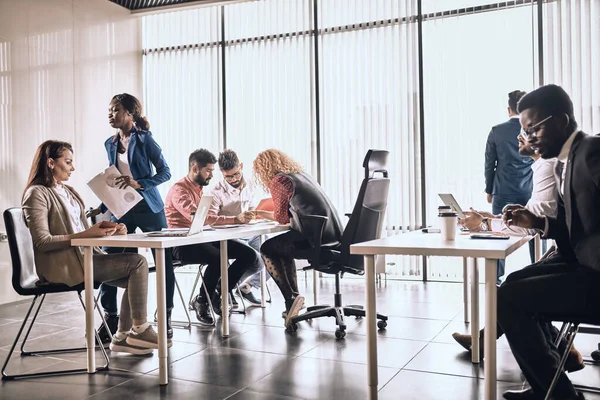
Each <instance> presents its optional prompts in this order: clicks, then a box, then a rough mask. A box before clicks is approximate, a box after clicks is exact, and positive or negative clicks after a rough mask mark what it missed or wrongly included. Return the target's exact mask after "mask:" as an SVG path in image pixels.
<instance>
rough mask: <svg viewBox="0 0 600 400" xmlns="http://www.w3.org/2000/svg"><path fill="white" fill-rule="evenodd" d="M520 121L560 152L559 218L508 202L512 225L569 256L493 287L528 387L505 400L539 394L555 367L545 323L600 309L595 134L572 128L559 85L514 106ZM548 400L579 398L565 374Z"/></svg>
mask: <svg viewBox="0 0 600 400" xmlns="http://www.w3.org/2000/svg"><path fill="white" fill-rule="evenodd" d="M518 109H519V112H520V120H521V126H522V127H523V130H524V132H525V134H526V135H527V136H528V140H529V141H530V142H531V145H532V147H533V148H534V149H535V150H536V151H537V152H538V153H539V154H540V155H541V156H542V157H543V158H553V157H557V159H558V162H557V169H556V179H557V187H558V188H559V194H560V198H561V201H560V202H559V212H558V217H557V218H556V219H551V218H540V217H536V216H535V215H533V214H532V213H530V212H529V211H527V210H526V209H525V208H524V207H521V206H507V207H506V208H505V212H504V216H503V218H504V220H505V222H506V223H507V224H509V225H516V226H521V227H524V228H534V229H539V230H540V232H543V234H544V237H549V238H555V239H557V240H560V241H563V242H566V243H570V247H571V248H572V251H573V253H574V254H573V257H568V258H566V259H565V258H564V257H562V258H556V259H554V260H553V261H554V262H552V260H548V261H546V262H545V263H544V265H539V266H536V268H532V269H527V273H524V272H523V271H517V272H515V273H514V274H511V275H510V276H509V278H508V279H507V280H506V282H505V283H504V284H503V285H502V286H501V287H500V288H499V289H498V323H499V324H500V326H501V327H502V330H503V331H504V333H505V335H506V338H507V340H508V343H509V344H510V347H511V350H512V352H513V354H514V356H515V359H516V360H517V362H518V363H519V366H520V367H521V370H522V371H523V374H524V375H525V377H526V378H527V381H528V382H529V384H530V386H531V388H530V389H527V390H524V391H508V392H505V393H504V398H506V399H543V398H544V396H545V393H546V391H547V389H548V388H549V387H550V383H551V381H552V378H553V377H554V374H555V372H556V369H557V368H558V364H559V358H560V356H559V352H558V349H557V348H556V346H555V345H554V344H553V341H552V335H550V334H549V333H548V329H547V326H548V325H547V323H544V320H552V319H553V318H559V317H561V316H571V315H572V316H580V317H585V316H593V315H595V314H597V313H598V309H599V308H600V291H599V290H597V288H598V286H599V285H600V213H598V205H599V204H600V137H597V136H589V135H586V134H585V133H583V132H581V131H578V130H577V122H576V121H575V118H574V115H573V103H572V102H571V99H570V98H569V96H568V95H567V93H566V92H565V91H564V90H563V89H562V88H560V87H559V86H556V85H548V86H543V87H540V88H538V89H536V90H534V91H533V92H531V93H529V94H528V95H526V96H524V97H523V98H522V99H521V101H520V102H519V106H518ZM562 248H563V246H561V249H562ZM553 398H555V399H562V400H570V399H583V398H584V397H583V395H582V394H581V393H577V392H576V391H575V389H574V388H573V385H572V384H571V382H570V381H569V379H568V378H567V376H566V374H565V373H564V372H562V373H561V375H560V378H559V380H558V383H557V385H556V388H555V390H554V393H553Z"/></svg>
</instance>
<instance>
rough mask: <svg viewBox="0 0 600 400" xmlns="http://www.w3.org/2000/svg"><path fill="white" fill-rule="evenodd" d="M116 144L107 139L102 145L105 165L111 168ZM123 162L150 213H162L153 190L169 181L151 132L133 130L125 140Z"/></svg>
mask: <svg viewBox="0 0 600 400" xmlns="http://www.w3.org/2000/svg"><path fill="white" fill-rule="evenodd" d="M118 144H119V138H118V136H111V137H109V138H108V139H107V140H106V142H104V147H106V154H107V155H108V165H109V166H110V165H114V166H115V167H117V168H118V165H117V160H118V157H117V148H118ZM127 159H128V160H129V168H130V169H131V175H133V179H135V180H136V181H138V182H139V184H140V185H142V187H143V190H138V192H139V193H140V194H141V195H142V197H143V198H144V200H146V202H147V203H148V206H150V209H151V210H152V212H154V213H158V212H161V211H163V210H164V208H165V205H164V203H163V201H162V198H161V197H160V193H158V189H157V188H156V186H158V185H160V184H161V183H164V182H166V181H168V180H169V179H171V170H170V169H169V166H168V165H167V161H166V160H165V158H164V157H163V155H162V149H161V148H160V146H159V145H158V144H157V143H156V142H155V141H154V138H153V137H152V132H150V131H144V130H141V129H138V128H136V127H135V126H134V127H133V129H132V131H131V137H130V139H129V148H128V153H127ZM154 168H156V173H154ZM100 209H101V210H102V212H105V211H106V206H105V205H104V204H101V205H100Z"/></svg>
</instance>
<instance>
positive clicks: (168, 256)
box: [100, 200, 175, 315]
mask: <svg viewBox="0 0 600 400" xmlns="http://www.w3.org/2000/svg"><path fill="white" fill-rule="evenodd" d="M111 221H113V222H119V223H123V224H125V225H126V226H127V233H134V232H135V230H136V228H140V229H141V230H142V232H152V231H159V230H161V229H162V228H166V227H167V219H166V217H165V212H164V211H161V212H158V213H153V212H152V210H151V209H150V207H149V206H148V203H146V200H142V201H140V202H139V203H138V204H136V205H135V207H133V208H132V209H131V210H129V212H128V213H127V214H125V215H123V217H121V219H116V218H115V217H114V216H113V217H112V218H111ZM103 250H104V251H106V252H107V253H109V254H117V253H137V251H138V250H137V248H122V247H107V248H104V249H103ZM152 256H153V257H154V262H156V254H155V252H154V250H152ZM165 275H166V292H167V293H166V297H167V299H166V300H167V310H171V309H172V308H173V295H174V293H175V272H174V271H173V256H172V252H171V249H165ZM100 304H102V308H104V311H106V312H107V313H108V314H110V315H117V313H118V311H117V288H116V287H115V286H110V285H106V284H104V283H103V284H102V285H100Z"/></svg>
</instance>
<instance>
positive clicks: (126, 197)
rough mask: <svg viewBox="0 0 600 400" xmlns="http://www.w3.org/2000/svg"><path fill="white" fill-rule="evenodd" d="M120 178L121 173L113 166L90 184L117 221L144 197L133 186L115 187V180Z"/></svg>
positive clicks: (94, 178)
mask: <svg viewBox="0 0 600 400" xmlns="http://www.w3.org/2000/svg"><path fill="white" fill-rule="evenodd" d="M119 176H121V173H120V172H119V170H118V169H117V167H115V166H114V165H111V166H110V167H108V168H106V169H105V170H104V171H103V172H101V173H99V174H98V175H96V176H95V177H93V178H92V179H91V180H90V181H89V182H88V186H89V187H90V189H92V191H93V192H94V193H95V194H96V196H98V198H99V199H100V200H101V201H102V202H103V203H104V205H105V206H106V208H108V209H109V210H110V212H111V213H112V214H113V215H114V216H115V217H116V218H117V219H119V218H121V217H122V216H123V215H125V214H126V213H127V212H128V211H129V210H131V209H132V208H133V206H135V205H136V204H137V203H139V202H140V201H141V200H142V196H141V195H140V194H139V193H138V192H137V191H136V190H135V189H134V188H132V187H131V186H127V187H126V188H125V189H119V188H118V187H117V186H116V185H115V178H118V177H119Z"/></svg>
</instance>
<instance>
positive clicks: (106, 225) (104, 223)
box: [100, 221, 117, 229]
mask: <svg viewBox="0 0 600 400" xmlns="http://www.w3.org/2000/svg"><path fill="white" fill-rule="evenodd" d="M116 227H117V223H116V222H111V221H102V222H100V228H102V229H106V228H116Z"/></svg>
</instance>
